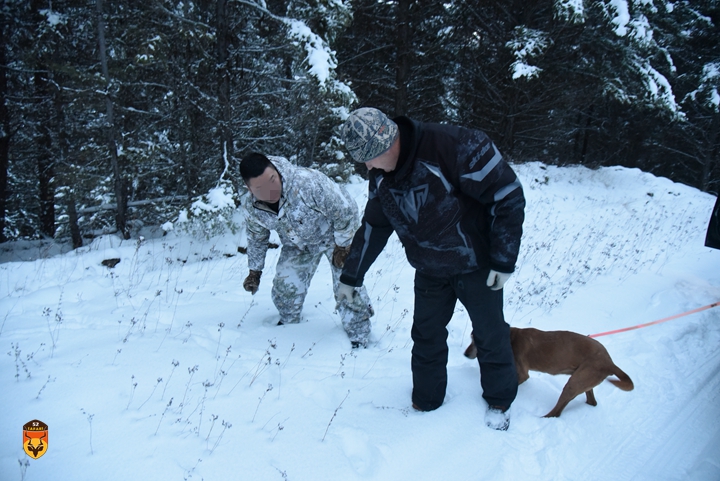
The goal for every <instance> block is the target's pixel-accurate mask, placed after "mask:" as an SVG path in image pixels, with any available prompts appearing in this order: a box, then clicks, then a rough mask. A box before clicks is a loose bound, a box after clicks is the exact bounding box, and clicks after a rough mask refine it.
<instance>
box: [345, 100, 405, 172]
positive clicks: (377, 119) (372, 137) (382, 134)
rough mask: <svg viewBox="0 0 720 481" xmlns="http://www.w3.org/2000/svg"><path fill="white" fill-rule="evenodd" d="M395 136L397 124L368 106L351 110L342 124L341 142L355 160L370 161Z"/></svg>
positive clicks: (384, 148) (382, 151)
mask: <svg viewBox="0 0 720 481" xmlns="http://www.w3.org/2000/svg"><path fill="white" fill-rule="evenodd" d="M397 136H398V127H397V124H396V123H395V122H393V121H392V120H390V119H389V118H388V116H387V115H385V114H384V113H382V112H381V111H379V110H378V109H373V108H368V107H364V108H361V109H357V110H355V111H354V112H352V113H351V114H350V116H349V117H348V119H347V120H346V121H345V124H344V125H343V126H342V138H343V142H345V147H346V148H347V150H348V152H350V156H351V157H352V159H353V160H354V161H355V162H363V163H364V162H370V161H371V160H372V159H374V158H375V157H377V156H379V155H382V154H384V153H385V152H387V150H388V149H389V148H390V147H391V146H392V144H393V142H395V139H397Z"/></svg>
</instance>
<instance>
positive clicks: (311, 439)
mask: <svg viewBox="0 0 720 481" xmlns="http://www.w3.org/2000/svg"><path fill="white" fill-rule="evenodd" d="M516 171H517V172H518V175H519V176H520V178H521V180H522V182H523V185H524V187H525V194H526V197H527V200H528V205H527V209H526V222H525V234H524V238H523V244H522V248H521V257H520V260H519V264H518V269H517V272H516V274H515V275H514V276H513V277H512V278H511V280H510V281H509V283H508V285H507V287H506V289H505V296H506V307H505V314H506V319H507V321H508V322H509V323H510V324H511V325H513V326H517V327H527V326H533V327H536V328H539V329H545V330H556V329H562V330H572V331H576V332H579V333H582V334H594V333H600V332H605V331H609V330H613V329H618V328H623V327H628V326H634V325H637V324H641V323H646V322H650V321H654V320H656V319H660V318H664V317H666V316H670V315H674V314H678V313H682V312H685V311H688V310H690V309H693V308H696V307H700V306H704V305H707V304H710V303H712V302H716V301H718V300H720V251H716V250H712V249H709V248H706V247H704V246H703V240H704V235H705V229H706V227H707V222H708V219H709V217H710V211H711V208H712V206H713V203H714V200H715V198H714V197H713V196H711V195H708V194H704V193H701V192H699V191H697V190H695V189H692V188H690V187H687V186H684V185H680V184H675V183H672V182H670V181H669V180H667V179H661V178H656V177H654V176H652V175H649V174H645V173H642V172H640V171H638V170H629V169H624V168H604V169H600V170H595V171H592V170H588V169H585V168H581V167H568V168H556V167H546V166H544V165H542V164H539V163H531V164H526V165H518V166H516ZM365 189H366V184H364V183H363V182H360V181H356V182H355V183H353V184H351V185H350V186H349V190H350V191H351V193H352V194H353V195H354V196H355V197H356V198H357V201H358V203H359V204H360V205H361V207H362V206H363V205H364V195H365ZM239 241H240V242H242V235H240V236H235V237H233V236H230V235H227V236H223V237H219V238H214V239H212V240H211V241H200V240H196V239H192V238H190V237H187V236H185V237H183V236H179V235H178V234H176V233H170V234H169V235H167V236H165V237H157V238H151V236H149V235H148V236H147V239H145V240H143V241H141V242H139V241H138V240H130V241H120V240H119V239H118V238H117V237H114V236H106V237H102V238H98V239H96V240H95V241H94V242H93V243H92V244H90V245H88V246H86V247H83V248H81V249H78V250H76V251H72V252H66V253H64V254H62V253H56V252H55V251H54V250H53V249H54V248H53V247H52V246H45V247H42V248H38V247H36V246H35V244H12V245H8V244H6V245H3V246H0V248H1V250H2V259H3V261H4V262H3V263H2V264H0V347H1V348H2V353H3V355H2V356H0V386H2V390H0V406H2V410H1V412H0V446H1V447H2V449H1V450H0V479H2V480H98V479H102V480H107V481H112V480H121V481H126V480H129V479H143V480H177V481H180V480H202V479H204V480H220V479H233V480H263V481H264V480H274V479H277V480H283V479H287V480H291V481H298V480H312V481H316V480H339V479H342V480H355V479H358V480H360V479H373V480H375V479H377V480H410V479H413V480H439V479H463V480H478V479H480V480H513V481H516V480H525V479H537V480H553V481H557V480H583V481H586V480H613V481H617V480H648V481H651V480H652V481H657V480H718V479H720V423H718V420H720V307H718V308H714V309H709V310H705V311H703V312H700V313H697V314H692V315H689V316H686V317H682V318H679V319H676V320H673V321H670V322H665V323H662V324H657V325H654V326H651V327H647V328H643V329H638V330H633V331H628V332H624V333H621V334H614V335H609V336H605V337H600V338H598V340H600V341H601V342H602V343H603V344H604V345H605V346H606V347H607V349H608V351H609V352H610V354H611V356H612V357H613V359H614V361H615V362H616V364H618V366H620V367H621V368H622V369H623V370H624V371H625V372H627V373H628V374H629V375H630V377H631V378H632V380H633V381H634V383H635V390H634V391H631V392H623V391H620V390H619V389H617V388H615V387H614V386H613V385H611V384H610V383H608V382H604V383H603V384H601V385H600V386H598V387H597V388H596V389H595V394H596V397H597V400H598V406H597V407H591V406H589V405H587V404H585V403H584V397H578V398H576V399H575V400H574V401H573V402H571V403H570V405H569V406H568V407H567V408H566V409H565V411H564V412H563V414H562V416H561V417H560V418H557V419H544V418H542V417H541V416H542V415H544V414H545V413H547V412H548V411H549V410H550V408H552V407H553V406H554V404H555V402H556V400H557V398H558V396H559V394H560V391H561V390H562V387H563V385H564V384H565V382H566V380H567V376H555V377H553V376H549V375H544V374H539V373H531V377H530V380H529V381H527V382H526V383H525V384H523V385H521V386H520V389H519V393H518V397H517V400H516V402H515V403H514V404H513V407H512V410H511V413H512V415H511V425H510V430H509V431H507V432H496V431H492V430H490V429H488V428H486V427H485V426H484V425H483V415H484V412H485V403H484V401H483V400H482V398H481V392H480V382H479V370H478V367H477V364H476V362H474V361H470V360H468V359H466V358H465V357H463V355H462V352H463V350H464V348H465V346H466V344H467V343H468V341H469V334H470V323H469V320H468V317H467V314H466V312H465V311H464V309H463V307H462V305H460V304H458V306H457V308H456V314H455V317H454V318H453V320H452V322H451V323H450V325H449V326H448V329H449V340H448V342H449V345H450V360H449V363H448V374H449V382H448V392H447V397H446V399H445V404H444V405H443V406H442V407H441V408H440V409H438V410H436V411H434V412H430V413H419V412H415V411H413V409H412V408H411V407H410V392H411V373H410V349H411V345H412V342H411V340H410V327H411V323H412V310H413V288H412V285H413V269H412V268H411V267H410V266H409V265H408V264H407V261H406V260H405V257H404V253H403V250H402V248H401V246H400V245H399V243H398V241H397V239H396V238H395V237H393V238H392V239H391V242H390V243H389V245H388V247H387V248H386V249H385V251H384V252H383V254H382V255H381V257H380V258H379V259H378V261H377V262H376V263H375V265H374V266H373V267H372V269H371V272H370V273H369V275H368V277H367V279H366V285H367V287H368V290H369V293H370V295H371V298H372V299H373V302H374V306H375V311H376V313H377V314H376V316H375V318H374V324H373V332H372V338H371V343H370V346H369V347H368V349H365V350H360V351H352V350H351V349H350V343H349V341H348V339H347V337H346V335H345V333H344V331H343V329H342V326H341V325H340V321H339V319H338V317H337V315H335V314H334V313H333V309H334V303H333V299H332V292H331V287H330V273H329V266H328V265H327V263H325V262H323V263H321V266H320V268H319V270H318V272H317V274H316V276H315V279H314V281H313V284H312V286H311V291H310V293H309V295H308V299H307V302H306V305H305V309H304V316H305V317H306V319H307V322H303V323H301V324H299V325H287V326H280V327H278V326H276V322H277V320H278V316H277V312H276V311H275V308H274V307H273V305H272V302H271V300H270V285H271V279H272V277H273V274H274V267H273V266H274V264H275V261H276V259H277V256H278V250H271V251H270V252H269V254H268V262H267V268H266V271H265V273H264V275H263V279H262V283H261V286H260V291H259V292H258V293H257V295H255V296H254V297H253V296H251V295H250V294H248V293H246V292H245V291H244V290H243V289H242V281H243V279H244V277H245V276H246V275H247V261H246V257H245V256H244V255H242V254H239V253H238V251H237V246H238V242H239ZM114 257H117V258H120V259H121V261H120V263H119V264H117V266H115V267H114V268H108V267H105V266H103V265H101V261H103V260H104V259H108V258H114ZM5 353H7V354H5ZM33 419H39V420H41V421H43V422H45V423H46V424H47V425H48V426H49V438H48V441H49V442H48V449H47V451H46V454H45V455H44V456H42V457H41V458H39V459H37V460H34V459H30V457H28V456H27V455H26V454H25V453H24V451H23V446H22V440H23V438H22V426H23V425H24V424H25V423H27V422H28V421H31V420H33Z"/></svg>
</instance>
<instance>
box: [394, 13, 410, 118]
mask: <svg viewBox="0 0 720 481" xmlns="http://www.w3.org/2000/svg"><path fill="white" fill-rule="evenodd" d="M411 3H412V2H411V1H410V0H400V1H399V2H398V4H397V30H396V31H395V35H396V37H395V59H396V63H395V112H394V116H398V115H405V114H407V112H408V82H409V80H410V64H411V61H412V58H411V36H412V32H411V25H410V23H411V17H410V4H411Z"/></svg>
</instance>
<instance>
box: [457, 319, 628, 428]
mask: <svg viewBox="0 0 720 481" xmlns="http://www.w3.org/2000/svg"><path fill="white" fill-rule="evenodd" d="M471 339H472V336H471ZM510 342H511V344H512V350H513V354H514V355H515V366H516V368H517V375H518V383H519V384H522V383H523V382H525V381H527V380H528V378H529V377H530V376H529V375H528V371H538V372H544V373H547V374H570V379H569V380H568V382H567V384H565V388H563V391H562V394H561V395H560V399H559V400H558V402H557V404H556V405H555V407H554V408H553V409H552V411H550V412H549V413H547V414H546V415H545V417H546V418H553V417H558V416H560V413H561V412H562V410H563V409H565V406H567V405H568V403H569V402H570V401H572V400H573V399H575V397H576V396H577V395H579V394H581V393H585V395H586V397H587V403H588V404H590V405H591V406H597V401H595V394H593V388H594V387H595V386H597V385H598V384H600V383H601V382H603V380H604V379H605V378H606V377H608V376H610V375H612V374H614V375H615V376H617V377H618V379H619V381H617V380H614V379H609V381H610V382H611V383H613V384H615V385H616V386H617V387H619V388H620V389H622V390H623V391H632V390H633V388H634V387H635V386H634V385H633V382H632V380H631V379H630V377H629V376H628V375H627V374H625V373H624V372H623V371H622V370H621V369H620V368H619V367H617V366H616V365H615V363H613V361H612V359H610V354H608V352H607V350H606V349H605V347H604V346H603V345H602V344H600V343H599V342H598V341H596V340H595V339H593V338H591V337H587V336H583V335H581V334H577V333H575V332H570V331H540V330H538V329H533V328H527V329H519V328H516V327H511V328H510ZM465 356H466V357H468V358H470V359H475V358H476V357H477V349H476V347H475V343H474V342H471V343H470V345H469V346H468V348H467V349H465Z"/></svg>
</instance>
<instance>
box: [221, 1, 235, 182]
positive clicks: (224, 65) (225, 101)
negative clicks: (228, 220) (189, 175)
mask: <svg viewBox="0 0 720 481" xmlns="http://www.w3.org/2000/svg"><path fill="white" fill-rule="evenodd" d="M227 10H228V8H227V0H218V2H217V69H218V71H217V74H218V109H219V111H220V126H219V127H220V156H221V157H220V165H221V168H222V169H224V168H225V161H226V160H227V161H228V162H229V161H230V159H231V158H232V155H233V140H232V131H231V129H230V122H231V119H232V110H231V107H230V66H229V65H228V49H229V47H230V26H229V24H228V21H229V19H228V11H227Z"/></svg>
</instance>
